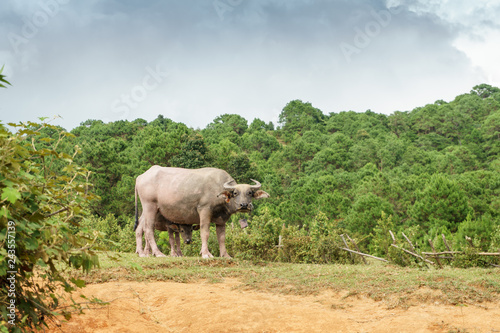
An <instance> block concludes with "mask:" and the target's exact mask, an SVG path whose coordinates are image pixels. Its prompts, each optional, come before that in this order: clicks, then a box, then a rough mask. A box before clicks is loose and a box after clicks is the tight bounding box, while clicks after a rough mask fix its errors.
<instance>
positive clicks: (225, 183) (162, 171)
mask: <svg viewBox="0 0 500 333" xmlns="http://www.w3.org/2000/svg"><path fill="white" fill-rule="evenodd" d="M252 181H253V182H254V183H255V185H248V184H237V183H236V182H235V180H234V179H233V178H232V177H231V176H230V175H229V174H228V173H227V172H226V171H224V170H220V169H215V168H202V169H182V168H167V167H160V166H158V165H155V166H152V167H151V168H150V169H149V170H148V171H146V172H145V173H143V174H142V175H140V176H138V177H137V179H136V183H135V194H136V198H135V209H136V214H135V218H136V221H135V228H137V225H138V224H139V221H138V213H137V196H139V199H140V200H141V204H142V209H143V213H142V216H141V219H144V221H143V223H142V225H143V226H142V228H138V229H136V241H137V247H136V252H137V253H138V254H139V256H144V255H145V254H144V250H143V249H142V233H143V232H144V235H145V239H146V242H147V243H148V244H149V246H151V251H152V253H153V255H155V256H157V257H161V256H165V255H164V254H163V253H162V252H161V251H160V250H159V249H158V246H157V245H156V242H155V239H154V228H155V221H156V215H157V213H159V214H161V216H163V218H165V220H167V221H169V222H170V223H175V224H179V225H184V224H187V225H193V224H199V225H200V235H201V251H200V253H201V255H202V257H203V258H211V257H213V255H212V254H211V253H210V252H209V251H208V236H209V232H210V223H211V222H212V223H215V226H216V233H217V240H218V241H219V250H220V256H221V257H227V258H231V257H230V256H229V254H228V253H227V251H226V245H225V234H226V222H227V221H228V220H229V217H230V216H231V215H232V214H234V213H236V212H246V213H248V212H251V211H252V209H253V204H252V199H261V198H268V197H269V194H267V193H266V192H264V191H262V190H260V187H261V185H260V183H259V182H258V181H256V180H252ZM135 228H134V229H135Z"/></svg>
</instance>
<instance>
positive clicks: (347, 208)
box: [46, 84, 500, 262]
mask: <svg viewBox="0 0 500 333" xmlns="http://www.w3.org/2000/svg"><path fill="white" fill-rule="evenodd" d="M56 133H57V131H54V133H53V134H54V135H55V134H56ZM46 134H47V135H48V136H50V135H51V134H52V133H50V132H47V133H46ZM71 134H73V135H74V137H71V138H70V139H69V140H68V141H66V142H65V145H66V146H67V147H68V149H73V147H74V146H78V149H79V150H80V151H81V153H79V154H77V155H76V157H75V161H76V162H77V163H78V164H79V165H81V166H83V167H86V168H87V169H88V170H90V171H91V172H92V174H91V176H90V179H89V181H90V183H91V184H92V185H93V188H92V191H93V193H94V194H96V195H98V196H99V198H100V199H98V200H94V201H93V202H92V204H91V205H90V209H91V212H92V214H93V215H94V218H93V219H91V220H90V222H87V223H89V226H91V224H92V223H95V224H96V225H102V228H104V229H105V230H103V231H104V232H105V233H107V238H108V239H111V240H114V241H115V242H116V243H117V244H118V245H116V248H119V249H126V250H127V251H133V250H134V241H135V240H134V237H133V234H132V233H131V232H129V230H128V229H130V230H131V229H132V226H131V223H132V217H133V210H134V204H133V202H134V183H135V178H136V177H137V176H138V175H139V174H141V173H143V172H145V171H146V170H147V169H148V168H150V167H151V166H152V165H155V164H158V165H161V166H169V167H183V168H201V167H208V166H210V167H217V168H221V169H224V170H226V171H228V172H229V173H230V174H231V175H232V176H233V177H234V178H235V179H236V181H238V182H239V183H250V178H253V179H257V180H259V181H260V182H261V183H262V184H263V189H265V191H267V192H268V193H269V194H270V195H271V198H269V199H266V200H260V201H259V202H256V210H255V212H254V213H253V216H252V217H251V222H250V223H251V224H252V227H251V228H250V229H248V230H246V231H245V235H246V236H245V237H251V236H249V234H250V233H252V231H253V232H255V233H259V231H263V230H268V234H269V235H272V237H271V236H269V235H268V236H267V238H266V242H267V243H265V245H262V246H265V247H273V246H274V245H276V244H278V236H279V234H287V233H290V232H292V233H296V234H297V235H300V237H299V236H297V237H299V238H301V239H302V242H304V243H306V244H308V243H314V240H315V239H316V240H317V241H318V238H317V237H320V236H321V237H325V239H324V240H323V241H321V243H325V242H328V239H334V238H336V235H339V234H342V233H348V234H349V235H350V236H351V237H353V238H355V239H357V240H358V241H359V243H360V246H361V247H362V249H364V250H366V251H369V252H370V253H376V254H380V255H384V254H386V253H387V252H388V248H387V244H386V242H387V241H386V239H387V238H388V237H389V234H388V230H392V231H393V232H394V233H396V234H398V233H400V232H402V231H403V232H405V234H407V235H410V236H411V238H412V239H413V241H414V242H415V243H416V244H418V246H419V247H420V248H421V249H422V250H425V249H427V248H428V246H429V245H428V243H427V240H428V239H435V240H436V246H437V247H438V248H441V249H444V244H443V242H442V241H441V239H442V237H441V235H443V234H444V235H445V236H446V237H447V239H448V240H449V241H450V242H451V243H452V244H453V248H454V249H457V250H458V249H463V248H464V247H465V246H467V245H468V243H467V241H466V236H468V237H471V238H472V239H473V242H474V243H473V244H474V246H475V247H477V248H478V249H481V250H484V251H488V250H496V251H498V247H499V246H500V196H499V195H500V155H499V153H500V89H498V88H496V87H492V86H489V85H486V84H482V85H478V86H475V87H474V88H473V89H472V90H471V91H470V92H469V93H466V94H462V95H460V96H457V97H456V98H455V99H454V100H453V101H451V102H445V101H443V100H438V101H436V102H435V103H433V104H428V105H425V106H422V107H417V108H415V109H413V110H411V111H406V112H401V111H396V112H394V113H392V114H391V115H384V114H377V113H374V112H372V111H370V110H368V111H366V112H364V113H357V112H354V111H346V112H339V113H330V114H328V115H327V114H325V113H324V112H323V111H322V110H319V109H317V108H315V107H314V106H313V105H312V104H311V103H309V102H303V101H300V100H293V101H291V102H289V103H288V104H287V105H285V106H284V108H283V109H282V112H281V114H280V115H279V123H278V124H277V125H275V124H273V123H265V122H264V121H262V120H260V119H253V120H251V121H250V120H247V119H245V118H244V117H243V116H240V115H237V114H224V115H221V116H219V117H217V118H215V119H214V120H213V121H212V122H211V123H210V124H208V125H207V126H206V127H205V128H203V129H193V128H190V127H188V126H186V125H185V124H183V123H177V122H174V121H172V120H170V119H168V118H166V117H164V116H163V115H159V116H158V117H157V118H156V119H155V120H153V121H151V122H148V121H146V120H144V119H136V120H134V121H123V120H120V121H115V122H110V123H104V122H103V121H101V120H92V119H90V120H86V121H84V122H82V123H81V125H80V126H78V127H77V128H75V129H73V130H71ZM238 218H241V217H238V216H235V217H233V220H232V221H233V222H234V221H237V219H238ZM231 223H232V222H231ZM266 224H272V225H274V226H273V227H272V228H271V227H268V229H266ZM269 228H271V229H273V228H274V231H270V229H269ZM282 229H283V230H282ZM284 229H286V230H284ZM316 233H318V234H319V235H315V234H316ZM165 234H167V233H165ZM229 236H230V235H229ZM165 237H168V236H160V238H161V239H164V238H165ZM269 237H270V238H269ZM314 237H316V238H314ZM194 238H197V237H194ZM240 238H241V237H240ZM264 238H265V237H264ZM238 239H239V238H238ZM231 240H232V238H231V237H229V240H228V243H229V244H228V249H229V251H231V249H233V251H232V252H233V253H232V255H236V256H238V254H239V253H240V252H242V254H241V255H242V256H243V257H245V255H244V254H243V252H246V251H248V248H245V246H244V245H245V244H246V245H247V247H251V246H250V245H249V244H248V242H250V243H252V242H256V244H257V243H258V242H257V241H256V240H255V239H254V240H250V239H247V240H246V241H245V242H246V243H245V242H244V243H245V244H239V245H238V244H236V243H235V242H233V243H232V244H231ZM335 241H338V239H337V240H335ZM238 242H241V239H239V241H238ZM166 243H167V242H166V241H165V242H164V244H165V246H166ZM253 245H255V244H253ZM253 245H252V246H253ZM308 246H312V245H308ZM191 247H192V248H193V249H190V250H188V251H192V252H191V254H193V255H197V251H199V249H198V246H197V245H195V246H191ZM309 250H311V248H309ZM317 250H318V249H317ZM235 251H236V253H234V252H235ZM260 251H264V250H263V249H261V250H260ZM318 251H320V250H318ZM304 252H308V251H307V250H304ZM309 252H311V251H309ZM320 252H321V251H320ZM247 254H248V253H247ZM323 258H325V257H324V256H323ZM317 260H318V258H314V257H311V255H310V254H306V255H305V256H302V257H301V259H300V260H298V261H306V262H307V261H313V262H314V261H317ZM319 261H321V260H319Z"/></svg>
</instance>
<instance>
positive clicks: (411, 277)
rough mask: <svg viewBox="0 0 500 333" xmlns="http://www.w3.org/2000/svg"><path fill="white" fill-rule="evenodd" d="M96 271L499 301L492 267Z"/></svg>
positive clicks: (127, 258) (389, 296)
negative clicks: (227, 279)
mask: <svg viewBox="0 0 500 333" xmlns="http://www.w3.org/2000/svg"><path fill="white" fill-rule="evenodd" d="M101 258H102V259H101V268H100V269H97V270H94V271H92V272H91V273H90V274H88V275H86V276H84V277H83V279H84V280H85V281H86V282H87V283H101V282H107V281H113V280H133V281H146V280H147V281H150V280H156V281H166V280H169V281H176V282H182V283H189V282H196V281H199V280H206V281H209V282H212V283H218V282H221V281H223V280H224V279H225V278H237V279H238V280H239V281H240V282H241V284H240V285H239V287H238V288H246V289H251V290H260V291H266V292H274V293H281V294H293V295H311V294H314V295H315V294H319V293H321V292H323V291H333V292H339V293H340V292H342V293H343V294H345V297H359V296H369V297H371V298H373V299H375V300H379V301H384V302H386V304H387V306H388V307H407V306H410V305H413V304H417V303H422V302H432V303H436V302H438V303H441V304H454V305H462V304H477V303H481V302H489V301H491V302H493V301H498V299H499V298H500V271H499V270H498V269H495V268H491V269H490V268H488V269H485V268H469V269H458V268H445V269H439V270H438V269H415V268H402V267H399V266H393V265H383V264H382V265H381V264H374V263H371V264H369V265H336V264H332V265H313V264H310V265H309V264H283V263H251V262H247V261H240V260H226V259H220V258H216V259H210V260H206V259H201V258H169V257H167V258H138V257H137V256H136V255H135V254H130V253H123V254H120V255H119V258H118V259H117V260H111V259H109V258H107V257H106V256H104V255H103V256H101Z"/></svg>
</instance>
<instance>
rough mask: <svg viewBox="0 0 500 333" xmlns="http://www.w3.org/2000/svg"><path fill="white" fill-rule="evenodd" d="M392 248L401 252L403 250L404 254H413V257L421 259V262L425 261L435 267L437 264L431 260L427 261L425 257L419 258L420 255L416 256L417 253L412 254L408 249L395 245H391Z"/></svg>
mask: <svg viewBox="0 0 500 333" xmlns="http://www.w3.org/2000/svg"><path fill="white" fill-rule="evenodd" d="M391 246H392V247H395V248H396V249H399V250H401V251H403V252H406V253H408V254H411V255H412V256H414V257H417V258H419V259H420V260H423V261H425V262H426V263H429V264H431V265H435V263H434V262H432V261H430V260H427V259H425V258H424V257H422V256H419V255H418V254H416V253H413V252H411V251H408V250H407V249H403V248H402V247H399V246H397V245H394V244H391Z"/></svg>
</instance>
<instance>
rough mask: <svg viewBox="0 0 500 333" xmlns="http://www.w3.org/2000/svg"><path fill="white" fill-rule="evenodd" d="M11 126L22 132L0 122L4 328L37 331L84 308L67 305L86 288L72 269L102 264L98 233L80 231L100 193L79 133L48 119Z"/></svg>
mask: <svg viewBox="0 0 500 333" xmlns="http://www.w3.org/2000/svg"><path fill="white" fill-rule="evenodd" d="M9 125H10V126H11V127H14V128H15V129H16V131H15V132H11V131H10V130H8V129H7V128H6V127H5V126H4V125H3V124H1V123H0V194H1V199H0V244H1V246H0V281H1V286H2V287H1V289H0V304H1V318H0V322H1V326H0V327H1V331H2V332H6V331H7V330H9V331H13V332H16V331H31V330H32V329H34V328H41V327H43V325H46V324H47V322H48V321H49V320H50V319H52V318H54V317H55V316H56V315H58V314H63V315H64V316H65V317H69V316H71V312H72V311H74V310H76V309H79V305H78V303H76V302H74V301H73V302H72V303H66V304H65V306H64V307H62V304H61V302H63V300H64V298H63V297H64V295H65V293H69V292H71V291H73V290H75V288H76V287H81V286H82V285H83V281H81V280H78V279H73V278H70V277H69V276H68V275H67V274H65V270H67V269H68V268H69V267H70V266H73V267H76V268H80V267H82V268H83V269H84V270H87V271H88V270H90V268H92V267H93V266H95V265H97V264H98V262H97V255H96V253H95V252H94V251H93V249H92V244H93V243H94V241H95V240H96V238H97V237H98V235H99V232H98V231H96V230H93V229H91V230H90V231H89V229H85V228H83V229H81V228H78V222H79V221H80V220H81V219H82V217H83V216H84V214H85V211H87V210H88V207H87V206H86V204H87V202H88V201H89V200H91V199H92V198H94V197H95V196H93V195H92V194H91V193H90V192H89V191H88V187H89V185H90V184H89V182H88V178H89V175H90V172H89V171H88V170H86V169H85V168H82V167H80V166H78V165H77V164H75V163H74V161H73V159H74V157H75V155H76V154H77V153H78V152H79V150H78V147H73V146H71V145H68V142H67V139H68V137H70V136H72V135H71V134H70V133H68V132H66V131H64V130H62V129H60V128H57V127H55V126H52V125H49V124H47V123H43V124H36V123H31V122H29V123H26V124H18V125H16V124H9ZM64 151H67V152H69V151H73V154H72V155H70V154H68V153H67V152H64ZM67 301H68V300H65V302H67Z"/></svg>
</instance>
